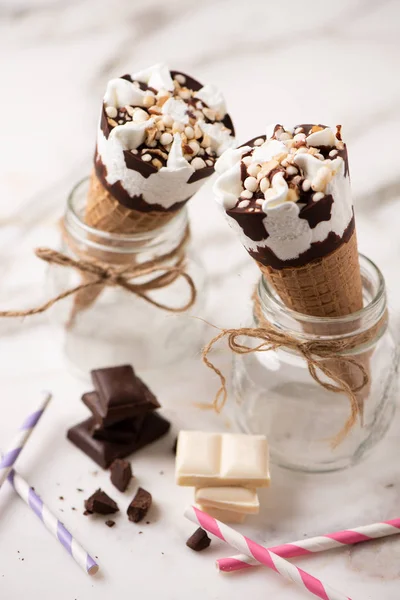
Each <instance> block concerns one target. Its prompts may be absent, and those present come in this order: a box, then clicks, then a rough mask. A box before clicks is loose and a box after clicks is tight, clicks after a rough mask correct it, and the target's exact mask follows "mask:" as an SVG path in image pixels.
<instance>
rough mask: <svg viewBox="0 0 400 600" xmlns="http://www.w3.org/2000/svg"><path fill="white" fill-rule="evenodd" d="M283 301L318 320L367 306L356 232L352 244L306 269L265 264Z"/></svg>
mask: <svg viewBox="0 0 400 600" xmlns="http://www.w3.org/2000/svg"><path fill="white" fill-rule="evenodd" d="M259 267H260V268H261V271H262V272H263V274H264V276H265V277H266V278H267V279H268V280H269V281H270V282H271V283H272V285H273V286H274V288H275V289H276V291H277V292H278V294H279V296H280V298H281V300H282V302H283V303H284V304H285V305H286V306H288V307H289V308H292V309H293V310H295V311H297V312H300V313H303V314H306V315H312V316H314V317H343V316H345V315H349V314H351V313H354V312H356V311H357V310H360V309H361V308H362V306H363V297H362V282H361V275H360V265H359V262H358V249H357V236H356V233H355V231H354V232H353V234H352V235H351V238H350V239H349V241H348V242H345V243H343V244H342V245H341V246H339V248H337V249H336V250H334V251H333V252H331V253H330V254H328V255H327V256H324V257H323V258H321V259H317V260H315V261H312V262H310V263H308V264H307V265H304V266H302V267H288V268H285V269H280V270H279V269H273V268H271V267H268V266H265V265H261V264H260V263H259Z"/></svg>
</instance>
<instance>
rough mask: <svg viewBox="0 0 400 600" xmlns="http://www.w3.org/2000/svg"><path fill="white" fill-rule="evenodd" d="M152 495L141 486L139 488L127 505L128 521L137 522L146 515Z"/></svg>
mask: <svg viewBox="0 0 400 600" xmlns="http://www.w3.org/2000/svg"><path fill="white" fill-rule="evenodd" d="M151 503H152V497H151V494H150V493H149V492H147V491H146V490H144V489H143V488H139V489H138V491H137V493H136V496H135V497H134V499H133V500H132V502H131V503H130V505H129V506H128V510H127V511H126V512H127V515H128V519H129V520H130V521H133V522H134V523H139V521H141V520H142V519H144V517H145V516H146V515H147V512H148V510H149V508H150V506H151Z"/></svg>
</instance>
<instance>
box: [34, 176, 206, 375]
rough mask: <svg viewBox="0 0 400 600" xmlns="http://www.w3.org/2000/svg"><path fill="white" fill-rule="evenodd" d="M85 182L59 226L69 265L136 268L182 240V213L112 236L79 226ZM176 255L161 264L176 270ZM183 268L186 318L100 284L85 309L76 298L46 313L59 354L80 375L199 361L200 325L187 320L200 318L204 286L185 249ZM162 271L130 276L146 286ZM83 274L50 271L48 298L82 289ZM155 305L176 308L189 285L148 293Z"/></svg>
mask: <svg viewBox="0 0 400 600" xmlns="http://www.w3.org/2000/svg"><path fill="white" fill-rule="evenodd" d="M87 190H88V180H87V179H85V180H83V181H82V182H80V183H78V184H77V185H76V187H75V188H74V189H73V190H72V192H71V194H70V196H69V198H68V201H67V208H66V212H65V215H64V219H63V222H62V228H61V229H62V235H61V239H60V247H59V248H58V249H59V250H60V252H62V253H63V254H66V255H67V256H69V257H72V258H74V259H82V258H83V259H89V260H90V259H95V260H98V261H101V262H106V264H107V265H110V266H111V267H113V266H121V265H122V266H124V265H139V264H142V263H144V262H146V261H151V260H154V259H157V258H159V257H161V256H165V255H166V254H168V253H170V252H171V251H173V250H174V249H175V248H177V247H178V246H179V245H180V244H181V242H183V241H184V238H185V236H187V231H188V216H187V211H186V208H184V209H182V210H181V211H180V212H179V213H178V214H177V215H176V217H174V218H173V219H172V220H170V221H169V222H168V223H167V224H166V225H164V226H162V227H159V228H158V229H156V230H154V231H150V232H145V233H140V234H115V233H107V232H104V231H100V230H96V229H94V228H92V227H89V226H88V225H87V224H86V223H85V222H84V214H85V206H86V197H87ZM175 264H176V257H174V258H171V259H170V260H168V261H164V262H163V266H174V265H175ZM184 270H185V272H186V273H187V274H188V275H190V277H191V278H192V280H193V283H194V284H195V286H196V290H197V295H196V300H195V303H194V304H193V306H192V307H191V308H190V309H189V310H188V311H185V312H178V313H174V312H170V311H168V310H163V309H161V308H158V307H156V306H154V305H152V304H150V303H149V302H147V301H146V300H145V299H143V298H142V297H140V296H138V295H136V294H134V293H130V292H128V291H126V290H124V289H122V288H121V287H116V286H113V287H111V286H104V287H102V288H101V293H99V294H98V295H97V292H95V293H94V295H95V296H96V295H97V297H95V298H94V300H93V299H92V301H89V302H88V303H87V304H88V305H87V306H86V308H83V309H81V310H76V302H77V296H76V295H75V296H71V297H69V298H66V299H64V300H61V301H59V302H57V303H56V304H55V305H54V306H53V307H52V308H51V309H50V310H49V315H50V318H51V320H52V322H53V323H54V324H56V325H57V326H58V327H61V328H62V330H63V337H64V349H65V354H66V356H67V358H68V360H69V361H70V363H72V366H74V367H76V368H78V369H79V370H80V371H82V372H84V373H85V374H86V375H87V373H88V372H89V370H90V369H93V368H97V367H101V366H109V365H113V364H122V363H130V364H132V365H133V366H134V367H135V368H138V369H145V368H148V369H151V368H157V367H160V366H164V365H167V364H171V363H173V362H176V361H178V360H181V359H182V358H184V357H190V356H194V355H197V354H198V353H199V351H200V349H201V346H202V344H203V329H204V324H203V322H202V321H200V320H199V319H194V318H191V316H192V315H197V314H199V313H201V312H202V310H203V307H204V304H205V300H206V289H207V282H206V277H205V271H204V269H203V266H202V264H201V263H200V262H199V260H198V256H195V255H194V254H193V252H192V249H191V244H190V239H189V241H188V243H187V244H186V246H185V258H184ZM159 275H160V273H155V274H151V275H147V276H141V277H140V278H135V279H134V280H133V283H135V284H138V283H145V282H147V281H149V280H150V279H154V277H157V276H159ZM83 277H84V276H82V273H80V272H78V271H77V270H75V269H73V268H68V267H62V266H58V265H51V266H50V268H49V272H48V278H47V290H46V291H47V294H48V295H49V296H50V297H53V296H56V295H58V294H60V293H61V292H62V291H63V290H66V289H69V288H72V287H74V286H76V285H79V283H82V280H83V279H82V278H83ZM146 293H147V294H148V296H149V297H151V298H152V299H153V300H155V301H156V302H159V303H161V304H163V305H167V306H170V307H182V306H184V305H185V304H186V303H187V302H188V300H189V298H190V288H189V285H188V283H187V281H186V280H185V279H184V278H182V277H179V278H177V279H175V281H173V283H171V284H169V285H167V286H165V287H160V288H159V289H154V290H151V291H149V292H146Z"/></svg>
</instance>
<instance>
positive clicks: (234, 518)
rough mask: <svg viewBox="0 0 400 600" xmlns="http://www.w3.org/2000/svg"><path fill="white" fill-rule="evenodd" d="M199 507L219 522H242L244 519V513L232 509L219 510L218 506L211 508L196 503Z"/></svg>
mask: <svg viewBox="0 0 400 600" xmlns="http://www.w3.org/2000/svg"><path fill="white" fill-rule="evenodd" d="M198 507H199V509H200V510H202V511H203V512H205V513H207V514H208V515H210V517H213V518H214V519H217V521H221V523H235V524H239V523H243V522H244V520H245V519H246V516H247V515H246V514H245V513H239V512H234V511H233V510H221V509H220V508H211V506H203V505H202V504H199V505H198Z"/></svg>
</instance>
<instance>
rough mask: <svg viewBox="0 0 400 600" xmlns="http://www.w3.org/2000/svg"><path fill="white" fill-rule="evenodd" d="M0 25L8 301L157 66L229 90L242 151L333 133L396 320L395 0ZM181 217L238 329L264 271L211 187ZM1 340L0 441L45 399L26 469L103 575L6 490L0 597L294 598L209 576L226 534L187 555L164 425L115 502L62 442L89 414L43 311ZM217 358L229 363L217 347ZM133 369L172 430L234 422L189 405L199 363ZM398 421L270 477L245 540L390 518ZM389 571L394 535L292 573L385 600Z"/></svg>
mask: <svg viewBox="0 0 400 600" xmlns="http://www.w3.org/2000/svg"><path fill="white" fill-rule="evenodd" d="M0 18H1V20H0V50H1V52H0V56H1V59H0V61H1V63H0V65H1V66H0V75H1V87H0V89H1V94H0V107H1V111H0V114H1V127H0V276H1V285H0V306H1V308H8V307H13V308H14V307H22V306H27V305H28V304H32V305H33V304H35V303H36V302H38V301H39V300H40V299H41V298H42V281H43V275H44V267H43V266H42V265H41V264H39V261H38V260H37V259H35V258H34V257H33V256H32V248H33V247H35V246H36V245H46V244H50V245H51V244H53V243H54V242H55V241H56V239H57V230H56V226H55V224H56V220H57V218H58V217H59V216H60V215H61V214H62V212H63V209H64V204H65V197H66V193H67V192H68V191H69V189H70V188H71V186H72V185H73V184H74V183H75V182H76V181H77V179H79V177H81V176H82V175H83V174H85V173H87V172H88V169H89V166H90V161H91V157H92V153H93V150H94V144H95V128H96V121H97V115H98V110H99V106H100V99H101V96H102V93H103V90H104V88H105V85H106V82H107V80H108V79H109V78H111V77H114V76H118V75H122V74H124V73H125V72H131V71H135V70H138V69H140V68H144V67H146V66H148V65H150V64H152V63H154V62H157V61H160V60H161V59H163V60H167V61H168V64H169V65H170V67H171V68H176V69H180V70H183V71H185V70H186V71H187V72H189V73H191V74H193V75H194V76H195V77H197V78H198V79H199V80H200V81H204V82H206V81H210V82H214V83H217V84H218V85H219V86H220V87H221V88H222V89H223V90H224V93H225V96H226V99H227V102H228V106H229V109H230V112H231V114H232V116H233V119H234V122H235V124H236V127H237V134H238V141H239V142H244V141H246V139H249V138H251V137H253V136H255V135H257V134H260V133H262V132H263V131H264V127H265V125H266V123H267V122H270V121H281V122H289V123H290V122H295V121H298V122H299V121H302V122H322V123H327V124H333V125H335V124H336V123H342V124H343V133H344V136H345V139H346V141H347V142H348V147H349V156H350V167H351V174H352V184H353V190H354V197H355V204H356V211H357V229H358V237H359V242H360V249H361V250H362V251H363V252H364V253H366V254H367V255H368V256H370V257H371V258H372V259H373V260H375V261H376V262H377V263H378V264H379V266H380V268H381V269H382V270H383V271H384V273H385V275H386V279H387V283H388V288H389V293H390V301H391V305H392V309H393V310H395V309H396V305H397V302H398V298H399V293H400V285H399V282H398V256H399V244H400V237H399V235H398V228H399V225H400V220H399V218H398V215H397V210H398V206H399V202H398V200H399V196H400V164H399V148H398V146H399V141H398V140H399V131H400V119H399V109H398V107H399V102H400V78H399V72H398V70H399V67H398V56H399V51H400V41H399V33H400V32H399V18H400V5H399V3H398V2H397V0H392V1H390V0H381V1H380V2H376V1H368V0H364V1H360V0H336V1H335V2H329V3H328V2H321V1H320V0H303V1H302V2H301V3H300V2H298V1H296V0H285V2H278V1H275V2H272V1H271V0H266V1H261V0H260V1H259V2H257V1H254V0H253V1H251V0H249V1H247V2H242V1H241V0H229V1H228V0H202V2H198V1H197V2H195V1H192V0H178V1H172V0H171V1H169V2H163V1H162V0H146V2H138V1H132V0H131V1H129V0H113V1H111V0H97V1H96V0H80V1H72V0H71V1H70V2H68V3H65V2H62V1H61V0H60V1H58V0H37V1H36V2H34V1H32V0H31V1H29V0H2V1H1V3H0ZM191 216H192V222H193V231H194V239H195V243H196V244H197V248H198V249H199V250H198V251H199V253H201V256H202V258H203V260H204V261H205V263H206V265H207V268H208V270H209V273H210V276H211V279H212V281H213V283H214V291H213V294H212V298H211V303H210V307H209V310H208V312H207V314H206V315H205V316H206V317H207V318H208V319H209V320H210V321H212V322H213V323H215V324H217V325H219V326H229V327H233V326H237V325H239V324H240V320H241V318H242V315H243V311H244V310H245V308H246V306H247V304H248V298H249V294H250V290H251V283H252V282H253V281H255V279H256V277H257V269H256V267H255V266H254V265H253V264H252V263H251V261H250V259H248V257H247V255H246V254H245V252H244V250H243V249H242V248H241V247H240V244H239V243H238V241H237V240H236V239H235V238H234V237H233V235H232V233H231V232H230V230H229V229H228V227H227V226H226V224H225V223H224V222H223V220H222V219H221V217H220V216H219V214H218V213H217V212H216V210H215V207H214V203H213V199H212V197H211V191H210V186H209V185H206V186H205V187H204V188H203V190H202V191H201V192H200V193H199V194H198V195H197V197H196V198H195V199H194V201H193V202H192V203H191ZM211 335H212V331H211V330H210V336H211ZM0 336H1V337H0V390H1V395H0V398H1V399H0V402H1V410H2V412H1V415H2V416H1V418H0V447H1V448H4V447H5V445H6V444H7V441H8V440H9V439H10V438H11V436H12V433H13V431H14V429H15V428H16V427H17V426H18V424H19V422H20V421H21V418H22V417H23V416H24V415H25V414H26V412H27V410H28V409H29V407H30V406H32V403H34V400H35V394H36V393H37V391H38V390H39V389H41V388H44V387H45V388H49V389H51V390H52V391H53V393H54V401H53V403H52V405H51V406H50V407H49V409H48V411H47V413H46V415H45V416H44V418H43V420H42V422H41V424H40V426H39V427H40V429H38V431H37V432H36V434H35V435H34V437H33V438H32V440H31V442H30V443H29V449H27V451H26V452H25V453H24V455H23V456H22V457H21V460H20V461H19V470H20V472H21V473H22V474H23V475H25V476H26V478H27V479H29V481H30V483H31V484H32V485H34V486H35V487H36V489H37V490H38V491H39V492H40V493H41V495H42V497H43V499H44V500H45V501H46V502H47V503H48V504H49V506H51V507H52V508H53V509H54V511H55V512H56V513H57V514H58V515H59V516H60V518H62V519H63V520H64V522H65V524H66V525H67V527H69V528H70V530H71V531H72V532H73V533H75V534H76V535H77V537H79V539H80V540H81V542H82V543H83V544H84V545H85V546H86V547H87V549H88V550H90V551H91V552H92V554H94V555H97V556H98V557H99V562H100V564H101V575H99V576H97V577H96V578H92V579H91V578H89V577H87V576H86V575H85V574H84V573H83V572H81V571H80V570H79V568H78V567H77V566H76V565H75V564H74V563H73V561H72V560H71V559H70V558H69V557H68V556H67V554H66V553H65V551H64V550H63V549H62V548H61V547H60V546H59V545H58V544H57V542H56V541H55V540H53V539H52V538H51V537H50V535H48V534H47V533H46V531H45V530H44V529H43V527H42V525H41V524H40V522H39V521H38V520H37V519H36V517H35V516H34V515H33V514H32V513H31V512H30V511H29V510H28V509H27V508H26V507H25V505H23V504H22V502H21V501H20V500H18V499H17V498H16V497H15V495H14V493H13V492H12V491H11V490H10V489H7V488H8V484H7V485H5V486H4V489H2V490H1V493H0V557H1V560H0V597H1V598H4V599H6V600H22V599H24V600H25V599H26V598H27V597H28V596H30V597H32V598H35V599H36V598H37V599H38V600H39V598H40V599H41V600H52V599H53V598H57V600H75V599H76V600H92V599H95V598H96V599H98V600H109V599H110V598H113V599H114V598H115V599H119V598H121V599H122V598H128V597H129V598H130V597H138V596H140V598H142V599H143V600H148V599H149V600H150V599H152V598H156V597H161V598H163V599H164V600H186V599H187V598H188V597H191V598H193V599H194V600H197V599H198V600H200V599H203V598H208V599H215V600H217V599H218V600H219V599H221V600H222V598H226V597H229V598H231V599H232V600H241V599H242V598H243V596H244V595H246V594H252V595H253V596H255V597H257V598H262V597H264V596H265V597H268V598H273V599H274V600H283V599H285V600H286V599H288V598H290V599H293V600H301V599H302V598H306V597H307V594H306V593H303V592H302V591H299V590H297V589H294V588H293V586H291V585H289V584H287V583H286V582H284V581H282V580H281V579H280V578H279V577H278V576H277V575H275V574H273V573H267V572H266V571H264V570H261V569H260V570H258V571H257V572H256V571H254V572H250V571H248V572H246V573H244V574H237V575H234V576H230V577H224V576H221V575H218V574H217V573H216V572H215V570H214V568H213V560H214V558H216V557H218V556H224V555H227V554H229V549H228V548H226V547H224V545H223V544H222V543H220V542H214V543H213V545H212V547H211V548H210V550H209V551H207V552H204V553H202V554H199V555H195V554H194V553H191V552H190V551H189V550H188V549H186V547H185V540H186V538H187V537H188V535H189V534H190V533H191V531H192V529H193V527H192V525H191V524H189V523H187V522H186V521H185V520H184V519H183V517H182V510H183V507H184V506H185V504H186V503H187V502H189V501H190V500H191V491H190V490H186V489H180V488H176V487H175V485H174V482H173V456H172V454H171V452H170V448H171V445H172V442H173V438H174V435H173V433H171V435H170V436H169V437H168V438H167V439H165V440H163V441H162V442H160V443H158V444H155V445H154V446H153V447H152V448H151V450H146V451H145V452H142V453H140V454H138V455H137V456H135V457H134V458H133V468H134V472H135V474H136V475H137V479H136V483H135V484H134V485H133V486H132V488H131V489H130V492H129V493H128V494H124V495H122V494H119V493H118V492H117V491H116V490H114V489H113V488H112V487H111V484H110V483H109V481H108V475H107V474H103V473H101V472H100V471H99V470H98V469H97V468H96V466H95V465H94V464H93V463H91V462H90V461H89V459H86V458H85V457H84V456H83V455H81V454H80V453H79V452H78V451H77V450H75V449H74V448H73V447H72V446H70V445H69V443H68V442H67V441H66V440H65V431H66V429H67V427H68V426H69V425H71V424H73V423H75V422H76V421H78V420H79V419H80V418H81V417H83V416H84V415H85V414H86V411H85V409H84V407H83V405H81V403H80V402H79V398H80V395H81V394H82V392H83V391H86V390H87V389H88V386H89V385H90V384H89V383H88V382H86V381H83V380H80V379H78V378H76V377H75V376H74V375H73V374H71V373H70V372H69V371H68V369H67V367H66V365H65V363H64V359H63V356H62V351H61V340H60V338H59V336H58V335H57V333H56V332H54V331H53V330H52V329H50V327H49V325H48V323H47V320H46V317H45V316H41V317H37V318H35V319H31V320H25V321H23V322H15V321H2V322H0ZM217 356H218V357H217V360H218V364H219V365H221V366H223V367H224V368H225V370H228V369H229V364H230V357H229V354H228V352H227V351H226V350H223V349H222V350H221V351H220V353H219V355H217ZM142 375H143V378H144V379H145V380H146V381H147V382H148V383H149V385H150V386H151V387H152V388H153V389H154V391H155V392H156V393H157V394H158V396H159V399H160V401H161V402H162V404H163V406H164V407H165V414H166V415H167V416H168V417H169V418H170V419H171V420H172V421H173V424H174V431H177V430H178V429H179V428H180V427H181V426H182V425H184V426H187V427H201V426H202V424H203V423H204V426H206V427H214V428H223V427H224V426H225V425H226V424H227V422H226V417H222V418H221V419H220V420H219V421H218V420H217V419H216V418H215V417H213V416H211V415H210V414H209V413H204V412H202V411H199V410H197V409H196V408H195V407H194V403H195V402H198V401H203V402H205V401H210V400H211V399H212V397H213V393H214V391H215V389H216V381H215V379H214V378H213V376H212V375H211V374H210V373H208V372H207V370H206V369H205V367H203V366H202V364H201V362H200V360H199V359H198V360H195V361H192V362H191V363H188V364H185V365H177V366H176V367H174V368H172V369H169V370H168V371H165V372H162V371H158V372H154V371H151V370H150V369H149V370H148V372H144V373H142ZM398 426H399V422H398V420H397V421H395V423H394V424H393V425H392V428H391V430H390V432H389V434H388V436H387V438H386V439H385V441H384V442H382V443H381V445H380V446H379V447H378V448H377V450H376V452H375V454H374V455H373V456H372V457H371V458H370V459H369V460H368V461H367V462H365V463H364V464H363V465H360V466H359V467H357V468H354V469H352V470H350V471H348V472H344V473H340V474H335V475H329V476H316V475H315V476H301V475H295V474H291V473H289V472H285V471H280V470H279V469H273V472H272V475H273V485H272V487H271V489H270V490H267V491H265V492H263V494H262V497H263V509H262V513H261V515H260V517H259V518H257V519H254V520H253V521H252V522H251V523H250V521H249V525H246V527H244V528H243V531H246V532H248V533H250V534H252V535H253V536H254V537H255V538H256V539H258V540H262V541H264V542H266V543H271V544H273V543H277V542H278V541H289V540H293V539H298V538H302V537H304V536H305V535H308V536H309V535H315V534H318V533H324V532H327V531H329V530H334V529H337V528H339V529H340V528H344V527H354V526H357V525H360V524H366V523H369V522H373V521H374V520H380V519H389V518H394V517H398V516H399V506H398V505H399V502H398V498H399V491H400V475H399V467H398V464H399V460H398V456H399V444H398V433H397V432H398ZM94 471H98V473H97V474H94ZM160 471H163V473H164V474H163V475H161V474H160ZM137 484H140V485H143V486H144V487H146V488H148V489H149V490H150V491H151V492H152V494H153V496H154V499H155V507H154V510H153V511H152V513H150V515H149V520H150V521H151V524H150V525H146V524H143V525H134V524H131V523H128V521H127V519H126V518H125V516H124V514H123V512H124V510H125V509H126V506H127V504H128V503H129V500H130V498H131V496H132V495H133V493H134V491H135V485H137ZM100 485H101V486H102V487H103V488H104V489H105V490H106V491H108V492H110V493H111V495H112V496H113V497H114V498H115V499H116V500H117V501H118V502H119V504H120V507H121V514H120V515H119V516H118V518H117V525H116V527H114V528H113V529H108V528H107V527H105V525H104V524H103V520H102V519H98V520H96V519H93V518H90V519H89V518H87V517H84V516H83V515H82V507H83V497H87V495H89V493H91V492H93V491H94V489H95V488H96V487H99V486H100ZM76 488H83V489H84V490H85V493H84V494H83V493H80V492H78V491H77V489H76ZM59 496H64V498H65V499H64V500H63V501H62V500H59ZM73 506H74V507H76V508H77V511H73V510H72V507H73ZM62 510H63V511H64V512H61V511H62ZM139 531H143V533H142V534H139ZM18 550H19V553H18ZM22 558H24V560H23V561H22ZM399 559H400V540H397V539H395V538H392V539H390V540H385V541H377V542H375V543H373V544H368V545H364V546H359V547H356V548H354V549H351V550H349V549H348V550H342V551H335V552H331V553H329V554H325V555H323V556H319V557H312V558H311V559H309V558H308V559H307V560H301V561H300V560H299V561H298V562H299V564H300V563H301V565H302V566H303V567H304V568H306V569H309V570H310V571H311V572H312V573H313V574H315V575H317V576H320V577H323V578H325V579H326V580H327V581H328V582H329V583H331V584H332V585H334V586H335V587H337V588H339V589H340V590H342V591H343V592H345V593H346V594H347V595H349V596H350V597H351V598H354V599H356V600H357V599H361V598H362V599H365V600H375V599H377V600H381V599H383V600H397V599H398V596H399V591H398V590H399V585H400V582H399V577H400V566H399V565H400V560H399Z"/></svg>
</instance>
